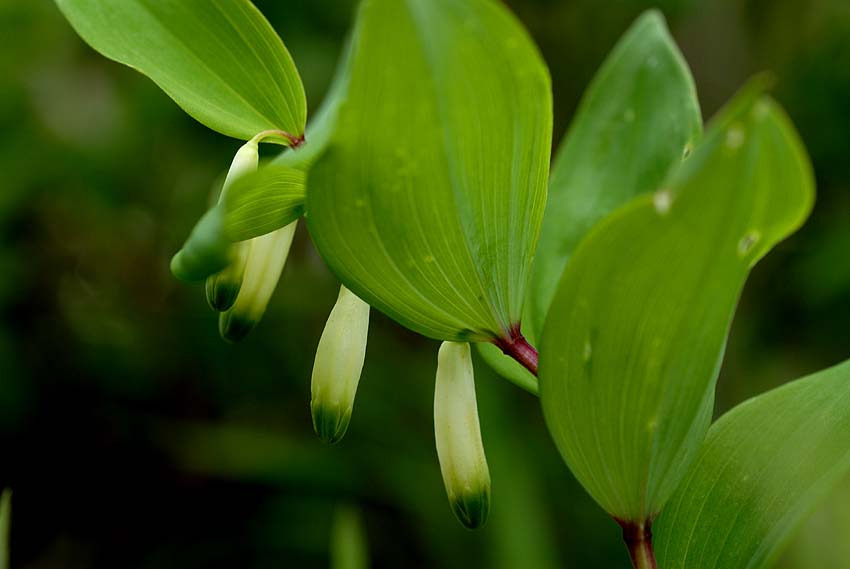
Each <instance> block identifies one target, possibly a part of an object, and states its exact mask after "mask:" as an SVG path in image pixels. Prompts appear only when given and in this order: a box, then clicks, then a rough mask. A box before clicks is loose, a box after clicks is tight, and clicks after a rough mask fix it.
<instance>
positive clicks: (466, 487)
mask: <svg viewBox="0 0 850 569" xmlns="http://www.w3.org/2000/svg"><path fill="white" fill-rule="evenodd" d="M434 435H435V436H436V440H437V456H438V457H439V459H440V470H441V471H442V473H443V483H444V484H445V486H446V493H447V494H448V497H449V503H450V504H451V507H452V511H453V512H454V514H455V516H456V517H457V519H458V520H460V522H461V523H462V524H463V525H465V526H466V527H468V528H470V529H474V528H477V527H480V526H482V525H483V524H484V522H486V521H487V514H488V513H489V511H490V470H489V469H488V467H487V457H486V456H484V445H483V443H482V441H481V427H480V425H479V423H478V404H477V402H476V399H475V377H474V374H473V370H472V356H471V354H470V350H469V344H467V343H458V342H443V344H442V346H440V352H439V355H438V357H437V382H436V387H435V390H434Z"/></svg>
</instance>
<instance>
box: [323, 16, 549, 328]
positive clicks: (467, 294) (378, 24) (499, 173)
mask: <svg viewBox="0 0 850 569" xmlns="http://www.w3.org/2000/svg"><path fill="white" fill-rule="evenodd" d="M351 57H352V61H351V75H350V82H349V85H348V89H347V94H346V101H345V103H344V104H343V106H342V107H341V108H340V109H339V112H338V117H337V125H336V129H335V131H334V135H333V137H332V139H331V141H330V143H329V145H328V148H327V150H326V151H325V153H324V154H323V155H322V156H321V158H319V160H318V161H317V163H316V165H315V166H314V168H313V170H311V172H310V178H309V191H308V192H307V221H308V224H309V227H310V233H311V235H312V237H313V240H314V242H315V243H316V245H317V247H318V249H319V251H320V252H321V254H322V255H323V257H324V258H325V260H326V261H327V262H328V264H329V265H330V267H331V268H332V269H333V270H334V272H336V274H337V275H338V276H339V278H340V280H341V281H342V282H343V283H344V284H345V286H346V287H348V288H350V289H351V290H352V291H353V292H355V293H356V294H357V296H359V297H361V298H362V299H364V300H365V301H367V302H368V303H369V304H371V305H373V306H375V307H376V308H378V309H380V310H382V311H383V312H385V313H387V314H389V315H390V316H392V317H393V318H395V319H396V320H398V321H399V322H401V323H402V324H404V325H406V326H408V327H409V328H411V329H413V330H415V331H417V332H420V333H422V334H425V335H426V336H430V337H433V338H439V339H444V340H458V341H460V340H492V339H494V338H496V337H499V336H506V335H508V334H509V331H510V328H511V326H512V325H515V324H517V323H518V322H519V319H520V316H521V308H522V303H523V294H524V290H525V284H526V281H527V277H528V273H529V269H530V260H531V257H532V252H533V250H534V247H535V245H536V241H537V235H538V231H539V226H540V220H541V217H542V213H543V205H544V201H545V186H546V178H547V173H548V162H549V160H548V156H549V147H550V144H551V93H550V84H549V77H548V73H547V71H546V67H545V65H544V63H543V61H542V60H541V58H540V56H539V54H538V52H537V50H536V49H535V47H534V45H533V44H532V42H531V40H530V39H529V38H528V36H527V35H526V33H525V32H524V30H523V29H522V28H521V26H520V25H519V24H518V22H517V21H516V20H515V19H514V18H513V17H512V16H511V15H510V14H509V13H508V12H507V11H506V10H505V9H504V8H503V7H502V6H501V4H500V3H498V2H493V1H490V0H404V1H402V0H367V1H365V2H364V3H363V5H362V7H361V11H360V14H359V24H358V32H357V35H356V36H355V40H354V43H353V45H352V54H351Z"/></svg>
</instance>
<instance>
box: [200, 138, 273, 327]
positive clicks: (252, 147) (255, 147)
mask: <svg viewBox="0 0 850 569" xmlns="http://www.w3.org/2000/svg"><path fill="white" fill-rule="evenodd" d="M259 162H260V152H259V144H258V140H257V139H256V138H255V139H253V140H249V141H248V142H246V143H245V144H244V145H243V146H242V147H241V148H240V149H239V150H238V151H237V152H236V155H235V156H234V157H233V162H231V164H230V170H228V171H227V177H226V178H225V179H224V185H223V186H222V188H221V195H220V196H219V198H218V203H219V204H221V203H222V202H223V201H224V199H225V197H226V196H227V192H228V190H230V187H231V186H232V185H233V183H234V182H235V181H236V180H238V179H239V178H240V177H242V176H244V175H245V174H249V173H251V172H256V171H257V167H258V165H259ZM250 248H251V247H250V243H247V242H241V243H234V244H233V245H231V247H230V263H229V264H228V266H227V267H226V268H225V269H223V270H221V271H219V272H218V273H216V274H214V275H212V276H210V277H208V278H207V282H206V293H207V302H208V303H209V305H210V307H212V309H213V310H218V311H219V312H224V311H225V310H227V309H228V308H230V307H231V306H233V303H234V302H236V297H237V295H238V294H239V289H240V288H242V279H243V278H244V274H245V265H246V263H247V260H248V253H249V252H250Z"/></svg>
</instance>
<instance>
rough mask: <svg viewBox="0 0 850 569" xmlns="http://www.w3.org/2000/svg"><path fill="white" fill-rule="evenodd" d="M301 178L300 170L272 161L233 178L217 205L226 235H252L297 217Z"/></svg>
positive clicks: (301, 206)
mask: <svg viewBox="0 0 850 569" xmlns="http://www.w3.org/2000/svg"><path fill="white" fill-rule="evenodd" d="M297 152H298V151H296V152H293V154H295V153H297ZM305 182H306V174H305V172H304V171H302V170H297V169H295V168H289V167H286V166H280V165H273V164H272V165H269V166H266V167H264V168H260V169H259V170H257V171H256V172H252V173H250V174H246V175H245V176H242V177H241V178H239V179H238V180H236V181H235V182H234V183H233V185H232V186H231V187H230V188H229V189H228V192H227V195H226V196H225V199H224V201H223V202H222V203H221V204H220V205H219V206H218V207H221V208H223V210H224V213H223V216H224V223H223V230H224V232H225V235H226V236H227V239H228V240H229V241H231V242H234V241H245V240H246V239H253V238H254V237H259V236H260V235H265V234H266V233H271V232H272V231H274V230H275V229H280V228H281V227H284V226H286V225H289V224H290V223H292V222H293V221H295V220H296V219H298V218H299V217H301V215H302V214H303V213H304V199H305Z"/></svg>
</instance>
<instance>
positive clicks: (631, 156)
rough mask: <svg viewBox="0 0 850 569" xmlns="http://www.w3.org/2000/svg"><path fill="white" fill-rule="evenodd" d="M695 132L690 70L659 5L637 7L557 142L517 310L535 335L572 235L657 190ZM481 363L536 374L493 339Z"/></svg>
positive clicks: (519, 374) (510, 374) (577, 237)
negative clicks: (527, 277) (526, 282)
mask: <svg viewBox="0 0 850 569" xmlns="http://www.w3.org/2000/svg"><path fill="white" fill-rule="evenodd" d="M701 132H702V118H701V114H700V109H699V102H698V101H697V96H696V91H695V89H694V83H693V79H692V78H691V74H690V71H689V69H688V66H687V64H686V63H685V61H684V59H683V58H682V55H681V54H680V53H679V49H678V48H677V47H676V44H675V42H674V41H673V38H672V37H670V33H669V32H668V31H667V27H666V26H665V24H664V19H663V17H662V16H661V14H660V13H658V12H656V11H649V12H647V13H645V14H644V15H643V16H641V17H640V18H639V19H638V20H637V21H636V22H635V23H634V24H633V25H632V27H631V28H629V30H628V31H627V32H626V34H625V35H624V36H623V38H622V39H621V40H620V41H619V42H618V43H617V45H616V46H615V47H614V49H613V50H612V52H611V54H610V55H609V56H608V58H607V59H606V60H605V62H604V63H603V64H602V67H601V68H600V69H599V71H598V72H597V74H596V77H595V78H594V79H593V82H592V83H591V84H590V86H589V87H588V89H587V92H586V93H585V94H584V97H583V98H582V102H581V105H580V106H579V109H578V111H577V113H576V116H575V118H574V119H573V121H572V124H571V126H570V129H569V132H568V133H567V135H566V137H565V138H564V140H563V142H562V143H561V146H560V149H559V150H558V153H557V156H556V159H555V162H554V165H553V167H552V174H551V178H550V181H549V197H548V200H547V202H546V215H545V216H544V218H543V228H542V231H541V234H540V243H539V245H538V247H537V253H536V255H535V259H534V269H533V272H532V277H531V282H530V285H529V289H528V293H527V302H526V306H525V310H524V311H523V319H522V324H523V326H522V329H523V334H524V335H525V336H526V337H527V338H528V339H529V340H530V341H531V343H532V344H535V345H536V344H537V340H538V339H539V338H540V334H541V332H542V328H543V322H544V319H545V317H546V313H547V312H548V311H549V305H550V304H551V302H552V297H553V296H554V294H555V288H556V286H557V284H558V282H559V280H560V278H561V274H562V273H563V271H564V267H565V266H566V264H567V261H568V260H569V258H570V256H571V255H572V253H573V251H574V250H575V248H576V246H577V245H578V243H579V241H581V239H582V238H583V237H584V236H585V235H586V234H587V232H588V231H590V229H591V228H592V227H593V226H594V225H595V224H596V223H598V222H599V221H600V220H601V219H602V218H603V217H605V216H606V215H608V214H609V213H611V212H612V211H614V210H615V209H616V208H618V207H619V206H621V205H623V204H625V203H626V202H627V201H629V200H631V199H632V198H634V197H635V196H637V195H640V194H644V193H647V192H652V191H655V190H656V189H658V187H659V185H660V184H661V183H662V182H663V181H664V179H665V177H666V176H667V175H668V174H669V172H670V170H671V169H672V168H674V167H676V166H678V164H680V163H681V160H682V157H683V155H684V154H685V153H686V151H687V150H688V149H689V148H691V147H692V146H693V144H694V143H695V142H696V141H697V139H698V138H699V136H700V134H701ZM479 348H480V349H481V351H482V354H483V355H484V358H485V359H486V360H487V362H488V363H490V364H491V365H493V366H494V367H495V369H496V370H497V371H499V372H500V373H501V374H502V375H504V376H505V377H507V378H509V379H511V380H512V381H514V382H515V383H518V384H520V385H521V386H522V387H525V388H526V389H529V390H530V391H533V392H534V391H536V390H537V380H536V379H535V378H534V377H533V376H532V375H531V374H530V373H529V372H528V371H527V370H526V369H525V368H523V367H522V366H520V365H519V364H517V363H516V362H515V361H514V360H512V359H511V358H508V357H507V356H505V355H503V354H502V353H501V352H500V351H499V349H498V348H496V347H495V346H491V345H488V344H479Z"/></svg>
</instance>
